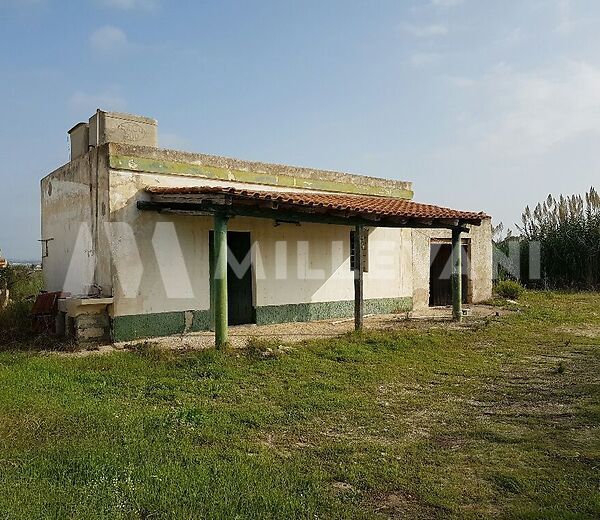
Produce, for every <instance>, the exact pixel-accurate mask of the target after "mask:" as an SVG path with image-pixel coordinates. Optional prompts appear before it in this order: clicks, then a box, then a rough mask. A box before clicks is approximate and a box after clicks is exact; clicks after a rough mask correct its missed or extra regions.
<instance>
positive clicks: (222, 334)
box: [212, 213, 229, 349]
mask: <svg viewBox="0 0 600 520" xmlns="http://www.w3.org/2000/svg"><path fill="white" fill-rule="evenodd" d="M228 220H229V217H228V216H227V215H224V214H222V213H215V234H214V237H215V238H214V244H215V245H214V259H213V262H214V266H213V280H212V286H213V287H214V306H215V307H214V308H215V311H214V312H215V347H216V348H218V349H221V348H225V347H226V346H227V343H228V342H229V338H228V329H227V320H228V316H227V221H228Z"/></svg>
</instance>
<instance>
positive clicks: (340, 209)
mask: <svg viewBox="0 0 600 520" xmlns="http://www.w3.org/2000/svg"><path fill="white" fill-rule="evenodd" d="M145 191H146V193H148V195H149V196H150V200H149V201H140V202H138V207H139V209H143V210H155V211H159V212H165V213H181V214H196V215H202V214H206V215H210V214H213V213H215V212H217V211H219V212H225V213H227V214H229V215H243V216H256V217H260V218H273V219H275V220H292V221H296V220H297V221H313V222H325V223H332V224H346V225H356V224H364V225H371V226H381V227H434V228H435V227H440V228H453V227H457V226H462V225H464V224H472V225H479V224H480V223H481V221H482V220H484V219H486V218H489V217H488V216H487V215H486V214H485V213H483V212H472V211H460V210H454V209H450V208H445V207H441V206H435V205H431V204H422V203H418V202H413V201H411V200H406V199H400V198H392V197H381V196H371V195H353V194H345V193H319V192H291V191H288V192H286V191H266V190H264V191H263V190H246V189H238V188H233V187H213V186H211V187H207V186H192V187H148V188H146V190H145Z"/></svg>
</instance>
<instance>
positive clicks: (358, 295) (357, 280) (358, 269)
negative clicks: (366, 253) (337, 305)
mask: <svg viewBox="0 0 600 520" xmlns="http://www.w3.org/2000/svg"><path fill="white" fill-rule="evenodd" d="M364 242H365V234H364V227H363V226H362V225H357V226H356V227H355V228H354V330H362V328H363V319H364V314H365V312H364V311H365V309H364V305H365V303H364V297H363V294H364V293H363V249H364V248H365V244H364Z"/></svg>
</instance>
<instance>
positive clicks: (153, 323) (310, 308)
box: [112, 297, 413, 342]
mask: <svg viewBox="0 0 600 520" xmlns="http://www.w3.org/2000/svg"><path fill="white" fill-rule="evenodd" d="M412 305H413V302H412V298H410V297H406V298H376V299H371V300H365V314H391V313H394V312H405V311H409V310H411V309H412ZM353 315H354V300H344V301H338V302H315V303H294V304H288V305H269V306H265V307H257V308H256V323H257V325H267V324H271V323H286V322H301V321H315V320H329V319H337V318H350V317H352V316H353ZM190 318H191V325H190ZM186 321H187V323H188V326H187V327H186ZM209 329H210V311H208V310H203V311H179V312H161V313H155V314H136V315H131V316H117V317H115V318H113V320H112V338H113V341H116V342H118V341H133V340H136V339H143V338H155V337H160V336H173V335H176V334H185V333H188V332H200V331H206V330H209Z"/></svg>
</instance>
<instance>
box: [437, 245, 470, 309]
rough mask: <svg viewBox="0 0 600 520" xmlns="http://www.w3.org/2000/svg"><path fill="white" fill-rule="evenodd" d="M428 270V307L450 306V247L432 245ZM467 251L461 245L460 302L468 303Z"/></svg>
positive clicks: (466, 247) (466, 248)
mask: <svg viewBox="0 0 600 520" xmlns="http://www.w3.org/2000/svg"><path fill="white" fill-rule="evenodd" d="M430 254H431V257H430V262H431V264H430V268H429V305H430V306H443V305H452V282H451V279H450V275H451V273H452V261H451V255H452V246H451V245H450V244H442V243H432V244H431V250H430ZM468 273H469V249H468V245H467V244H463V245H462V301H463V303H468V293H469V285H468V284H469V275H468Z"/></svg>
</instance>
